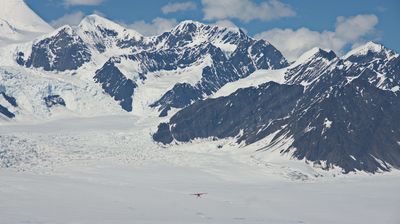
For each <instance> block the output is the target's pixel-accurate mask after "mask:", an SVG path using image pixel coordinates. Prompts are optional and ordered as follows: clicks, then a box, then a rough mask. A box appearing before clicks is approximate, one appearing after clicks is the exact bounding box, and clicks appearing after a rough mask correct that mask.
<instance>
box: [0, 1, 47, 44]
mask: <svg viewBox="0 0 400 224" xmlns="http://www.w3.org/2000/svg"><path fill="white" fill-rule="evenodd" d="M52 30H53V28H52V27H51V26H50V25H49V24H47V23H46V22H45V21H44V20H43V19H41V18H40V17H39V16H38V15H37V14H36V13H35V12H33V11H32V10H31V9H30V8H29V6H27V5H26V3H25V2H24V1H23V0H0V46H4V45H7V44H10V43H17V42H23V41H28V40H32V39H33V38H34V37H37V36H39V35H41V34H44V33H48V32H51V31H52Z"/></svg>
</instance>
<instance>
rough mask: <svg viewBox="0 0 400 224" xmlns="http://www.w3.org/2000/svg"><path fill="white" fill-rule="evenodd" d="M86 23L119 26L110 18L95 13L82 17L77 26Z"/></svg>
mask: <svg viewBox="0 0 400 224" xmlns="http://www.w3.org/2000/svg"><path fill="white" fill-rule="evenodd" d="M86 24H91V25H102V26H119V25H118V24H116V23H115V22H112V21H111V20H109V19H106V18H104V17H102V16H99V15H97V14H91V15H88V16H86V17H85V18H83V19H82V21H81V22H80V24H79V26H82V25H86Z"/></svg>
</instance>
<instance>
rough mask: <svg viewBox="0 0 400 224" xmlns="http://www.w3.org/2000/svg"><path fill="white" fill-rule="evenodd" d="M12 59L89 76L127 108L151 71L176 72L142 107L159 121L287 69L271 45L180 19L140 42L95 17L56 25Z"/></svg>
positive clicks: (237, 32)
mask: <svg viewBox="0 0 400 224" xmlns="http://www.w3.org/2000/svg"><path fill="white" fill-rule="evenodd" d="M13 55H16V56H15V61H16V62H17V63H18V64H19V65H21V66H24V67H26V68H36V69H41V70H44V71H49V72H66V71H67V72H68V71H77V73H78V74H77V76H79V73H88V72H89V73H91V72H93V73H92V75H93V79H94V82H96V83H98V85H99V86H101V87H102V88H103V90H104V91H105V92H106V93H107V94H109V95H110V96H111V97H112V98H114V99H115V100H116V101H117V102H118V103H119V104H120V105H121V108H122V109H124V110H126V111H132V110H133V107H134V106H133V104H135V102H133V98H134V95H135V94H134V92H135V91H137V90H138V89H141V88H142V89H143V88H146V87H145V86H146V85H147V84H148V82H150V80H151V79H152V78H153V76H157V74H156V73H160V72H171V73H175V75H174V76H175V77H176V78H178V79H176V80H175V81H174V80H171V81H170V85H169V86H166V87H164V88H162V89H161V92H160V93H159V94H160V95H159V96H158V98H155V99H153V102H149V103H151V106H152V107H157V108H159V111H161V115H163V116H165V115H167V111H168V110H170V109H171V108H182V107H185V106H187V105H189V104H191V103H192V102H194V101H197V100H200V99H203V98H204V97H206V96H208V95H211V94H212V93H214V92H216V91H217V90H218V89H220V88H221V87H222V86H224V85H225V84H226V83H228V82H232V81H236V80H238V79H240V78H243V77H246V76H248V75H249V74H251V73H252V72H254V71H256V70H258V69H279V68H283V67H285V66H287V65H288V63H287V61H286V59H285V58H284V57H283V56H282V54H281V53H280V52H279V51H278V50H277V49H276V48H275V47H274V46H272V45H271V44H269V43H268V42H266V41H264V40H254V39H252V38H250V37H249V36H247V35H246V34H245V33H244V32H243V31H241V30H240V29H232V28H224V27H218V26H210V25H205V24H202V23H199V22H195V21H184V22H182V23H180V24H179V25H178V26H176V27H175V28H174V29H172V30H171V31H169V32H165V33H163V34H161V35H159V36H153V37H144V36H141V35H140V34H138V33H137V32H135V31H133V30H128V29H126V28H123V27H121V26H120V25H118V24H116V23H114V22H112V21H109V20H107V19H105V18H102V17H100V16H96V15H91V16H88V17H86V18H85V19H84V20H83V21H82V22H81V23H80V24H79V25H78V26H77V27H69V26H63V27H61V28H59V29H57V30H56V31H54V32H52V33H50V34H48V35H46V36H43V37H41V38H39V39H36V40H35V41H33V42H31V43H29V44H28V45H25V46H24V47H19V46H18V47H16V49H15V51H14V54H13ZM99 64H102V66H98V65H99ZM171 76H173V75H172V74H171V75H169V77H160V78H159V79H160V80H161V79H169V78H170V77H171ZM151 82H152V83H151V84H153V82H155V80H153V81H151Z"/></svg>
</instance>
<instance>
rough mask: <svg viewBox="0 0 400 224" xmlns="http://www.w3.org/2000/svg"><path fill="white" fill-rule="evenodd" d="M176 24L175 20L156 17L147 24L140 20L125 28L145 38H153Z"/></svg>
mask: <svg viewBox="0 0 400 224" xmlns="http://www.w3.org/2000/svg"><path fill="white" fill-rule="evenodd" d="M177 24H178V22H177V21H176V19H165V18H160V17H157V18H155V19H153V20H152V21H151V22H149V23H148V22H146V21H144V20H140V21H136V22H134V23H132V24H129V25H127V26H128V27H129V28H132V29H134V30H136V31H138V32H139V33H141V34H143V35H145V36H153V35H157V34H161V33H163V32H165V31H168V30H170V29H172V28H173V27H175V26H176V25H177Z"/></svg>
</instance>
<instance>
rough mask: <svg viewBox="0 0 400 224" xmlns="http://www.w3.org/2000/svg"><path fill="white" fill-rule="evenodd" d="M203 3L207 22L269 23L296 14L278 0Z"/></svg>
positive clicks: (206, 1)
mask: <svg viewBox="0 0 400 224" xmlns="http://www.w3.org/2000/svg"><path fill="white" fill-rule="evenodd" d="M201 2H202V4H203V12H204V19H205V20H223V19H239V20H241V21H243V22H250V21H252V20H262V21H268V20H273V19H277V18H281V17H288V16H294V15H295V14H296V13H295V12H294V11H293V10H292V9H291V7H290V6H288V5H286V4H284V3H282V2H280V1H278V0H268V1H266V0H264V1H262V2H260V3H254V2H252V1H251V0H202V1H201Z"/></svg>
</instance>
